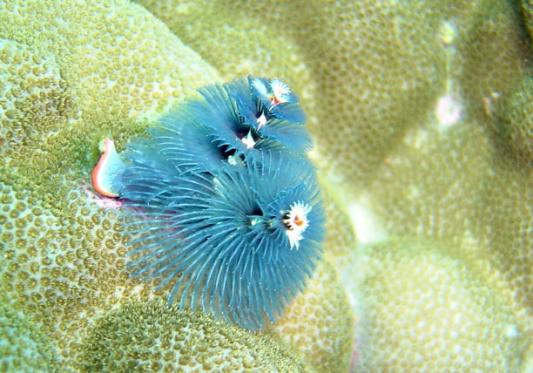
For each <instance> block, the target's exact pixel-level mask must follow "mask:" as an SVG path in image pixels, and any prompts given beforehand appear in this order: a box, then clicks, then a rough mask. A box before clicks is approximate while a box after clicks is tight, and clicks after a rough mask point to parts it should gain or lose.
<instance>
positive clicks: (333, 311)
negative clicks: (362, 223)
mask: <svg viewBox="0 0 533 373" xmlns="http://www.w3.org/2000/svg"><path fill="white" fill-rule="evenodd" d="M326 250H327V249H326ZM354 330H355V325H354V318H353V316H352V312H351V308H350V304H349V303H348V299H347V297H346V293H345V291H344V288H343V287H342V285H341V283H340V281H339V278H338V276H337V273H336V272H335V269H334V268H333V267H332V266H331V265H330V264H328V263H327V262H322V263H321V264H320V265H319V266H318V268H317V269H316V271H315V274H314V276H313V277H312V278H311V279H310V280H309V281H308V282H307V284H306V290H305V291H304V292H303V293H301V294H300V295H298V296H297V297H296V299H295V300H294V301H293V302H292V304H291V305H290V306H289V307H287V309H286V311H285V315H284V316H283V317H282V318H281V319H280V320H278V321H277V322H276V324H274V326H273V327H272V329H271V333H272V334H274V335H277V336H278V337H279V338H281V339H282V340H283V341H284V342H285V343H287V344H288V345H290V346H292V347H293V348H294V349H295V350H297V351H299V352H300V353H301V354H302V355H303V356H304V357H305V361H307V362H309V364H311V365H312V366H313V367H314V368H315V369H316V370H317V371H319V372H346V371H348V367H349V365H350V359H351V354H352V343H353V340H354Z"/></svg>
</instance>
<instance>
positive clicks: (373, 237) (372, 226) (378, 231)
mask: <svg viewBox="0 0 533 373" xmlns="http://www.w3.org/2000/svg"><path fill="white" fill-rule="evenodd" d="M349 213H350V216H351V218H352V222H353V224H354V229H355V232H356V234H357V238H358V239H359V242H360V243H361V244H369V243H376V242H381V241H384V240H385V239H386V238H387V234H386V232H385V230H384V228H383V227H382V226H381V224H380V223H379V221H378V219H377V217H376V216H375V215H374V213H373V212H372V209H371V208H370V206H369V203H368V198H367V197H366V196H365V197H362V198H360V199H359V200H358V201H356V202H354V203H352V204H351V205H350V206H349Z"/></svg>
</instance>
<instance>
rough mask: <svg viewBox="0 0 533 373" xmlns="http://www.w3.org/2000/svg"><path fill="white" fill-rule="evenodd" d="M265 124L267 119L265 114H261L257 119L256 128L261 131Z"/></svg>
mask: <svg viewBox="0 0 533 373" xmlns="http://www.w3.org/2000/svg"><path fill="white" fill-rule="evenodd" d="M267 122H268V119H267V117H266V115H265V113H261V115H260V116H259V118H257V128H258V129H261V127H263V126H264V125H265V124H266V123H267Z"/></svg>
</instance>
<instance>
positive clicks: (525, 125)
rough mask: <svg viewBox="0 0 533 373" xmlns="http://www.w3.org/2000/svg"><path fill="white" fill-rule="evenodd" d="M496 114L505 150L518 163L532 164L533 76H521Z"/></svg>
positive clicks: (526, 165)
mask: <svg viewBox="0 0 533 373" xmlns="http://www.w3.org/2000/svg"><path fill="white" fill-rule="evenodd" d="M516 86H517V87H516V88H515V89H514V90H513V91H512V93H511V94H509V95H508V96H506V97H504V98H503V99H502V102H500V103H499V105H498V106H499V107H498V108H497V109H496V113H495V114H494V115H495V116H496V118H495V119H494V121H495V122H496V126H497V132H496V135H497V136H498V139H499V140H500V142H501V143H503V144H502V147H503V151H505V152H506V153H508V155H509V156H510V157H511V158H512V159H514V160H515V161H516V162H517V163H518V164H519V166H522V165H523V166H525V167H533V75H532V74H531V72H530V73H529V74H528V75H526V77H525V78H524V79H521V80H520V81H519V83H518V84H516Z"/></svg>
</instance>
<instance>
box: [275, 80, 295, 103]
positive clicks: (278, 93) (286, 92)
mask: <svg viewBox="0 0 533 373" xmlns="http://www.w3.org/2000/svg"><path fill="white" fill-rule="evenodd" d="M270 88H271V89H272V97H271V100H272V105H273V106H275V105H277V104H283V103H286V102H288V101H289V99H290V95H291V89H290V88H289V86H288V85H287V84H285V83H283V82H282V81H281V80H278V79H274V80H272V82H270Z"/></svg>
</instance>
